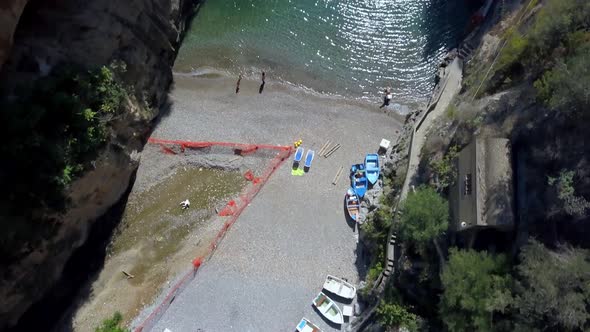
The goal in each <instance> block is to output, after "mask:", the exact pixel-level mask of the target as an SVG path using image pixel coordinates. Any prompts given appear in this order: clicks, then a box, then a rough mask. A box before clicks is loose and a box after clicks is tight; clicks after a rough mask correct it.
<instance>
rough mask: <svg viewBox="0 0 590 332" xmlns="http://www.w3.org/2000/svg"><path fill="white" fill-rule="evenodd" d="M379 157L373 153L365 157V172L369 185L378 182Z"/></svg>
mask: <svg viewBox="0 0 590 332" xmlns="http://www.w3.org/2000/svg"><path fill="white" fill-rule="evenodd" d="M380 170H381V169H380V167H379V155H377V154H375V153H369V154H368V155H367V156H366V157H365V172H366V173H367V180H369V182H371V184H375V183H376V182H377V180H379V172H380Z"/></svg>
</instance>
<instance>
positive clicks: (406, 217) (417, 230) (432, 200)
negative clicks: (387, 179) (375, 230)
mask: <svg viewBox="0 0 590 332" xmlns="http://www.w3.org/2000/svg"><path fill="white" fill-rule="evenodd" d="M401 213H402V215H401V218H400V224H399V227H400V235H401V237H402V238H403V239H404V240H406V241H410V242H413V243H414V244H416V245H418V246H419V247H422V248H424V247H425V246H426V244H427V243H428V242H429V241H431V240H432V239H434V238H436V237H438V236H439V235H440V234H442V233H443V232H444V231H446V230H447V228H448V222H449V206H448V203H447V201H446V200H445V199H444V198H442V197H441V196H440V195H439V194H438V193H437V192H436V191H435V190H434V189H432V188H429V187H420V188H418V189H417V190H416V191H415V192H410V193H409V194H408V197H407V198H406V200H405V201H404V202H402V204H401Z"/></svg>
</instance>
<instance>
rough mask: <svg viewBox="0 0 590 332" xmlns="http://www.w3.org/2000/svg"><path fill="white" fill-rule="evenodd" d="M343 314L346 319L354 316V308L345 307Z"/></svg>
mask: <svg viewBox="0 0 590 332" xmlns="http://www.w3.org/2000/svg"><path fill="white" fill-rule="evenodd" d="M342 314H343V315H344V316H346V317H350V316H352V306H349V305H345V306H343V307H342Z"/></svg>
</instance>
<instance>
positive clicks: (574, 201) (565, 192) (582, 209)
mask: <svg viewBox="0 0 590 332" xmlns="http://www.w3.org/2000/svg"><path fill="white" fill-rule="evenodd" d="M574 175H575V173H574V171H568V170H565V169H564V170H561V172H560V173H559V177H558V178H554V177H548V178H547V183H548V184H549V185H550V186H553V187H554V188H555V190H556V191H557V198H558V199H559V200H560V201H561V204H562V206H563V209H564V211H565V212H566V213H567V214H569V215H571V216H575V217H584V216H586V211H587V210H588V209H590V202H588V201H587V200H586V199H585V198H584V197H582V196H576V194H575V188H574Z"/></svg>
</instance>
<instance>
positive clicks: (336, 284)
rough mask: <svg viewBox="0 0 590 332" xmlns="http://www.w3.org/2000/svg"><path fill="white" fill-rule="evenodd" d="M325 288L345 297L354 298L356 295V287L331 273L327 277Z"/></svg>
mask: <svg viewBox="0 0 590 332" xmlns="http://www.w3.org/2000/svg"><path fill="white" fill-rule="evenodd" d="M324 289H325V290H327V291H328V292H330V293H332V294H336V295H338V296H340V297H343V298H345V299H354V297H355V296H356V287H354V286H353V285H352V284H350V283H348V282H346V281H344V280H342V279H340V278H336V277H334V276H331V275H328V276H327V277H326V281H325V282H324Z"/></svg>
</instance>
